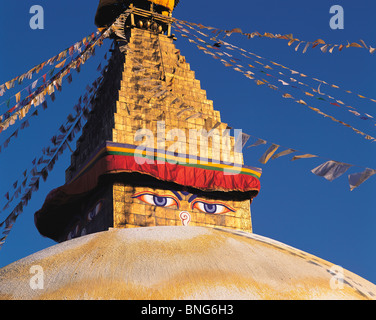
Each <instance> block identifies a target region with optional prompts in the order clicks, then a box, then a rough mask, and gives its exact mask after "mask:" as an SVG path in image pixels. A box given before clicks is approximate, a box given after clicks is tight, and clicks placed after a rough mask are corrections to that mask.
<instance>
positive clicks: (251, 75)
mask: <svg viewBox="0 0 376 320" xmlns="http://www.w3.org/2000/svg"><path fill="white" fill-rule="evenodd" d="M175 25H176V23H175ZM176 26H177V28H175V30H177V31H178V32H182V30H180V28H179V24H177V25H176ZM187 33H188V34H190V32H189V31H188V30H186V31H185V34H183V33H182V36H184V35H185V37H187V38H188V36H187V35H186V34H187ZM189 40H192V39H189ZM190 42H192V41H190ZM193 42H194V43H195V41H194V40H193ZM202 42H205V41H204V40H202ZM196 44H197V43H196ZM197 47H198V49H199V50H201V51H203V52H204V53H206V54H209V55H211V56H212V57H213V58H214V59H220V60H221V62H222V63H223V64H224V65H225V66H226V67H234V63H236V62H237V61H235V60H233V59H232V60H230V62H231V63H230V62H229V61H227V60H226V59H223V58H221V57H218V55H219V53H218V52H216V53H212V52H210V51H208V49H207V48H205V47H202V46H200V45H197ZM224 54H225V55H226V56H228V57H232V55H230V54H228V53H224ZM220 55H222V56H223V53H220ZM238 60H239V59H238ZM259 64H262V63H260V62H259ZM249 66H251V67H252V68H255V66H252V65H249ZM241 68H244V67H243V66H242V65H240V64H238V63H237V64H236V66H235V67H234V70H235V71H238V72H240V73H243V75H244V76H246V77H247V78H249V79H251V80H254V81H255V83H256V84H257V85H267V86H268V87H269V88H270V89H273V90H276V91H279V92H281V93H282V97H283V98H291V99H293V101H294V102H296V103H299V104H301V105H305V106H307V107H308V108H310V109H311V110H313V111H315V112H316V113H318V114H320V115H322V116H324V117H326V118H329V119H331V120H332V121H334V122H336V123H339V124H341V125H343V126H345V127H348V128H350V129H352V130H353V131H354V132H355V133H357V134H360V135H362V136H363V137H364V138H365V139H366V140H371V141H376V139H375V138H374V137H372V136H371V135H369V134H366V133H364V132H363V131H360V130H358V129H356V128H354V127H353V126H351V125H349V124H347V123H345V122H343V121H341V120H338V119H336V118H335V117H333V116H331V115H328V114H326V113H324V112H322V111H321V110H320V109H318V108H316V107H311V106H309V105H308V104H307V102H306V101H304V100H303V99H295V98H294V97H293V96H292V95H291V94H289V93H287V92H285V91H284V90H281V89H280V88H279V87H278V86H275V85H272V84H270V82H269V81H267V80H265V79H264V78H259V77H257V76H256V75H255V73H253V72H251V71H245V70H243V69H241ZM269 68H270V67H269ZM263 73H264V74H265V75H267V76H270V74H268V73H266V72H263ZM278 81H280V82H281V83H282V85H284V86H287V85H290V84H289V83H287V82H285V81H283V80H280V79H279V80H278ZM296 88H297V87H296ZM311 95H312V94H311ZM321 99H322V98H321ZM331 104H333V103H331ZM335 105H336V106H339V104H338V103H336V104H335ZM352 111H354V110H352ZM354 112H356V111H354ZM354 112H352V113H353V114H354V115H357V114H359V113H357V112H356V113H357V114H355V113H354ZM359 115H360V114H359ZM372 118H373V117H372V116H369V115H368V117H367V118H365V117H364V119H372Z"/></svg>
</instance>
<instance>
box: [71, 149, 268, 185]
mask: <svg viewBox="0 0 376 320" xmlns="http://www.w3.org/2000/svg"><path fill="white" fill-rule="evenodd" d="M107 151H112V152H125V153H133V154H134V155H136V156H145V155H146V150H143V151H141V150H137V149H133V148H120V147H111V146H106V147H104V148H102V149H101V150H100V151H99V152H98V153H97V154H96V155H95V157H94V158H93V159H92V160H91V161H90V162H88V164H87V165H86V166H85V167H83V168H82V169H81V170H80V172H79V173H77V174H76V175H75V176H74V178H73V179H72V180H71V181H70V182H72V181H74V180H75V179H76V178H77V177H78V176H80V175H81V173H82V172H84V171H85V170H86V169H87V168H88V167H90V166H91V165H92V164H93V163H94V162H95V161H96V160H97V159H98V157H100V156H101V155H102V154H103V153H104V152H107ZM153 157H157V158H162V159H166V160H174V161H177V162H181V163H182V162H183V163H184V162H186V161H187V158H182V157H175V156H170V155H166V154H164V153H158V152H153ZM188 164H191V163H189V162H188ZM194 164H198V165H203V166H207V167H214V168H222V169H231V168H233V166H230V165H226V164H220V163H218V164H217V163H210V162H207V161H200V160H196V162H195V163H194ZM242 172H243V173H246V172H248V173H252V174H254V175H256V176H257V177H259V178H260V177H261V173H260V172H258V171H255V170H252V169H250V168H244V167H241V172H240V173H242Z"/></svg>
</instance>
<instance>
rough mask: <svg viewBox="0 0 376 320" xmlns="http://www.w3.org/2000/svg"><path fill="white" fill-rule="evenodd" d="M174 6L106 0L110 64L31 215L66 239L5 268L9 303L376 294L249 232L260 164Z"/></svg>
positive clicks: (46, 232)
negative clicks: (209, 80)
mask: <svg viewBox="0 0 376 320" xmlns="http://www.w3.org/2000/svg"><path fill="white" fill-rule="evenodd" d="M178 2H179V1H174V0H151V1H146V0H145V1H141V0H139V1H136V0H135V1H120V0H101V1H100V3H99V7H98V10H97V14H96V17H95V22H96V25H97V26H98V27H99V28H103V27H108V26H110V25H111V24H112V23H113V22H114V21H115V20H116V21H117V23H118V25H119V21H120V24H121V27H120V31H119V30H117V32H116V33H115V34H113V36H112V37H113V39H114V42H115V46H114V49H113V50H112V57H111V59H110V62H109V67H108V70H107V72H106V74H105V79H104V81H103V83H102V85H101V87H100V88H99V89H98V94H97V98H96V101H95V107H94V108H93V111H92V113H91V114H90V115H89V118H88V122H87V124H86V125H85V127H84V128H83V132H82V136H81V137H80V139H79V140H78V142H77V146H76V150H75V151H74V152H73V154H72V157H71V164H70V166H69V167H68V169H67V170H66V183H65V184H64V185H63V186H61V187H59V188H57V189H55V190H52V191H51V192H50V193H49V195H48V196H47V198H46V200H45V203H44V205H43V207H42V208H41V209H40V210H39V211H38V212H36V213H35V225H36V227H37V228H38V230H39V232H40V233H41V234H42V235H43V236H46V237H49V238H51V239H53V240H55V241H56V242H59V244H57V245H55V246H52V247H50V248H47V249H45V250H42V251H40V252H38V253H35V254H33V255H31V256H29V257H26V258H24V259H21V260H19V261H17V262H14V263H12V264H10V265H8V266H6V267H5V268H2V269H1V270H0V299H148V300H151V299H374V298H375V297H376V287H375V286H374V285H373V284H372V283H370V282H368V281H367V280H365V279H363V278H361V277H359V276H357V275H355V274H353V273H351V272H349V271H347V270H341V274H338V273H337V271H335V270H336V269H335V267H336V266H334V265H333V264H332V263H330V262H327V261H325V260H322V259H319V258H317V257H315V256H313V255H310V254H308V253H305V252H303V251H300V250H298V249H295V248H292V247H290V246H287V245H285V244H282V243H280V242H277V241H274V240H272V239H268V238H265V237H262V236H259V235H255V234H253V233H252V223H251V210H250V205H251V202H252V201H253V199H254V198H255V197H256V196H257V194H258V192H259V191H260V181H259V179H260V176H261V170H260V169H258V168H255V167H249V166H245V165H244V163H243V156H242V152H241V134H240V135H236V134H235V132H233V131H232V130H231V129H232V128H230V127H229V126H228V125H227V124H226V123H224V122H222V120H221V117H220V113H219V112H218V111H216V110H214V108H213V102H212V101H210V100H208V99H207V96H206V92H205V91H204V90H203V89H201V85H200V82H199V81H198V80H197V79H195V73H194V71H192V70H191V69H190V66H189V64H188V63H187V62H186V59H185V57H184V56H183V55H182V54H181V52H180V50H178V49H177V48H176V47H175V44H174V41H175V40H176V39H175V37H174V35H172V34H171V23H173V18H172V11H173V9H174V8H175V6H176V5H177V4H178ZM239 136H240V138H239ZM239 146H240V148H239ZM32 266H40V267H41V268H42V269H43V279H44V281H43V288H39V289H35V288H33V287H32V286H31V285H30V277H31V275H30V268H32Z"/></svg>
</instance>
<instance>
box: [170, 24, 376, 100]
mask: <svg viewBox="0 0 376 320" xmlns="http://www.w3.org/2000/svg"><path fill="white" fill-rule="evenodd" d="M176 21H178V23H181V24H183V25H184V26H186V27H188V28H190V29H191V30H194V31H195V32H197V33H198V34H200V35H203V36H205V37H207V38H210V40H211V41H214V42H215V43H214V45H213V46H214V47H215V48H218V47H217V46H219V45H220V44H224V45H228V46H231V48H232V49H236V50H239V51H241V52H242V53H243V54H242V55H243V56H245V55H244V53H248V54H251V55H253V56H255V57H256V58H259V59H263V60H268V61H269V62H270V63H272V64H273V65H276V66H279V67H281V68H284V69H287V70H289V71H290V72H291V74H292V75H299V76H300V77H302V78H307V77H309V76H308V75H306V74H303V73H301V72H298V71H295V70H293V69H291V68H289V67H286V66H284V65H282V64H279V63H276V62H274V61H271V60H269V59H266V58H264V57H261V56H259V55H256V54H254V53H252V52H250V51H246V50H244V49H242V48H239V47H237V46H235V45H233V44H229V43H227V42H225V41H223V40H218V39H217V38H216V37H210V36H208V35H207V34H205V33H203V32H201V31H199V30H197V29H195V28H194V27H193V26H194V25H197V24H194V23H191V22H187V21H182V20H176ZM181 27H182V26H181ZM181 30H182V31H183V32H187V31H188V30H187V29H184V28H182V29H181ZM188 32H189V31H188ZM199 41H201V42H205V41H203V40H199ZM245 57H246V58H249V57H248V56H245ZM310 78H311V79H312V80H314V81H317V82H319V83H320V84H324V85H327V86H330V87H331V88H335V89H339V90H342V91H343V92H346V93H348V94H353V95H355V96H356V97H357V98H360V99H366V100H369V101H372V102H374V103H376V99H372V98H369V97H366V96H364V95H362V94H358V93H354V92H352V91H350V90H346V89H343V88H342V87H341V86H339V85H336V84H330V83H327V82H326V81H324V80H320V79H317V78H313V77H310Z"/></svg>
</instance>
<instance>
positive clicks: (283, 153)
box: [272, 149, 296, 160]
mask: <svg viewBox="0 0 376 320" xmlns="http://www.w3.org/2000/svg"><path fill="white" fill-rule="evenodd" d="M294 152H296V150H294V149H287V150H285V151H282V152H280V153H277V154H275V155H274V156H273V157H272V160H275V159H277V158H279V157H283V156H287V155H289V154H291V153H294Z"/></svg>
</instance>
